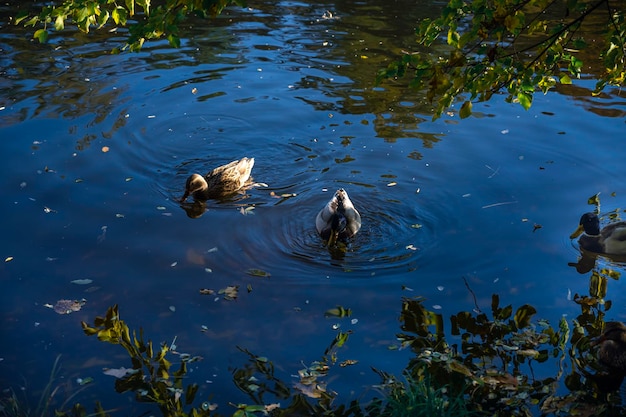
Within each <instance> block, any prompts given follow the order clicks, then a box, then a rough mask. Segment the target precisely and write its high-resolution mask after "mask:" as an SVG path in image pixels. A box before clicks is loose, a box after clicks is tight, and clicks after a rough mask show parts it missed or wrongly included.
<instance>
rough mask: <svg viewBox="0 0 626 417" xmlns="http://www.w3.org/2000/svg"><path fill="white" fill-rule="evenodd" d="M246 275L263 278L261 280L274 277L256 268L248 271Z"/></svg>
mask: <svg viewBox="0 0 626 417" xmlns="http://www.w3.org/2000/svg"><path fill="white" fill-rule="evenodd" d="M246 273H247V274H248V275H251V276H253V277H261V278H269V277H271V276H272V275H271V274H270V273H269V272H265V271H263V270H262V269H255V268H250V269H248V270H247V271H246Z"/></svg>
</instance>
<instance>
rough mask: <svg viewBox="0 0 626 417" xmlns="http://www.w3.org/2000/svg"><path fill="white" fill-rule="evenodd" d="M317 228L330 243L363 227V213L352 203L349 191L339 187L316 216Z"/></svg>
mask: <svg viewBox="0 0 626 417" xmlns="http://www.w3.org/2000/svg"><path fill="white" fill-rule="evenodd" d="M315 228H316V229H317V233H319V234H320V236H321V237H322V239H324V240H327V241H328V245H329V246H331V245H334V244H335V243H336V242H337V241H338V240H346V239H348V238H350V237H352V236H354V235H355V234H356V233H357V232H358V231H359V229H360V228H361V215H360V214H359V212H358V211H357V209H356V208H355V207H354V205H353V204H352V201H351V200H350V197H348V193H347V192H346V190H344V189H343V188H340V189H338V190H337V191H336V192H335V194H334V195H333V198H331V199H330V201H329V202H328V203H326V205H325V206H324V208H323V209H322V210H320V212H319V213H318V214H317V217H316V218H315Z"/></svg>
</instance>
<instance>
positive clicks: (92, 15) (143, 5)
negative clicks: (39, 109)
mask: <svg viewBox="0 0 626 417" xmlns="http://www.w3.org/2000/svg"><path fill="white" fill-rule="evenodd" d="M231 4H236V5H239V6H242V7H243V6H244V5H245V1H244V0H203V1H198V0H165V1H157V2H155V4H152V2H151V0H65V1H63V2H62V3H61V2H58V1H57V2H52V4H51V5H50V6H45V7H43V8H42V9H41V11H40V12H39V13H37V14H34V15H33V14H32V13H31V12H30V11H28V10H24V11H21V12H20V13H18V14H17V15H16V16H15V18H14V22H15V24H23V25H24V26H30V27H39V29H37V30H36V31H35V33H34V34H33V38H35V39H38V40H39V42H41V43H45V42H47V41H48V37H49V28H50V27H54V29H55V30H56V31H61V30H63V29H64V28H65V27H66V26H67V25H70V24H73V25H75V26H76V27H77V28H78V29H79V30H81V31H82V32H85V33H88V32H89V31H90V30H91V29H92V28H95V29H102V28H103V27H105V26H106V27H112V28H111V30H114V29H116V28H122V27H128V32H129V37H128V41H127V44H126V45H125V46H124V47H123V49H126V48H129V49H130V50H131V51H139V50H140V49H141V47H142V46H143V44H144V42H145V41H146V40H147V39H158V38H163V37H165V38H167V40H168V41H169V43H170V45H172V46H174V47H179V46H180V37H179V34H178V28H179V27H180V24H181V23H182V22H183V21H184V20H185V18H186V17H187V16H189V15H195V16H199V17H203V18H205V17H208V16H211V17H215V16H217V15H219V14H220V13H221V12H222V10H224V8H225V7H227V6H229V5H231ZM114 52H119V49H115V50H114Z"/></svg>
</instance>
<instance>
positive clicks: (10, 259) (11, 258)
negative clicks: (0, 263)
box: [4, 256, 13, 262]
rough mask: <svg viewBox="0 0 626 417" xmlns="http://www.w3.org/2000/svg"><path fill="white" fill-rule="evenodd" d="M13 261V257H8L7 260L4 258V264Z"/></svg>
mask: <svg viewBox="0 0 626 417" xmlns="http://www.w3.org/2000/svg"><path fill="white" fill-rule="evenodd" d="M12 260H13V257H12V256H7V257H6V258H4V262H11V261H12Z"/></svg>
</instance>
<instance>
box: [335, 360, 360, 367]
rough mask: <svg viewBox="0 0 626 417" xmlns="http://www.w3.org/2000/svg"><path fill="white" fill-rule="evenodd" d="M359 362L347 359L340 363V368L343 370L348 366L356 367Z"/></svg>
mask: <svg viewBox="0 0 626 417" xmlns="http://www.w3.org/2000/svg"><path fill="white" fill-rule="evenodd" d="M358 362H359V361H357V360H356V359H347V360H345V361H343V362H341V363H339V366H341V367H342V368H344V367H346V366H350V365H356V364H357V363H358Z"/></svg>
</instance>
